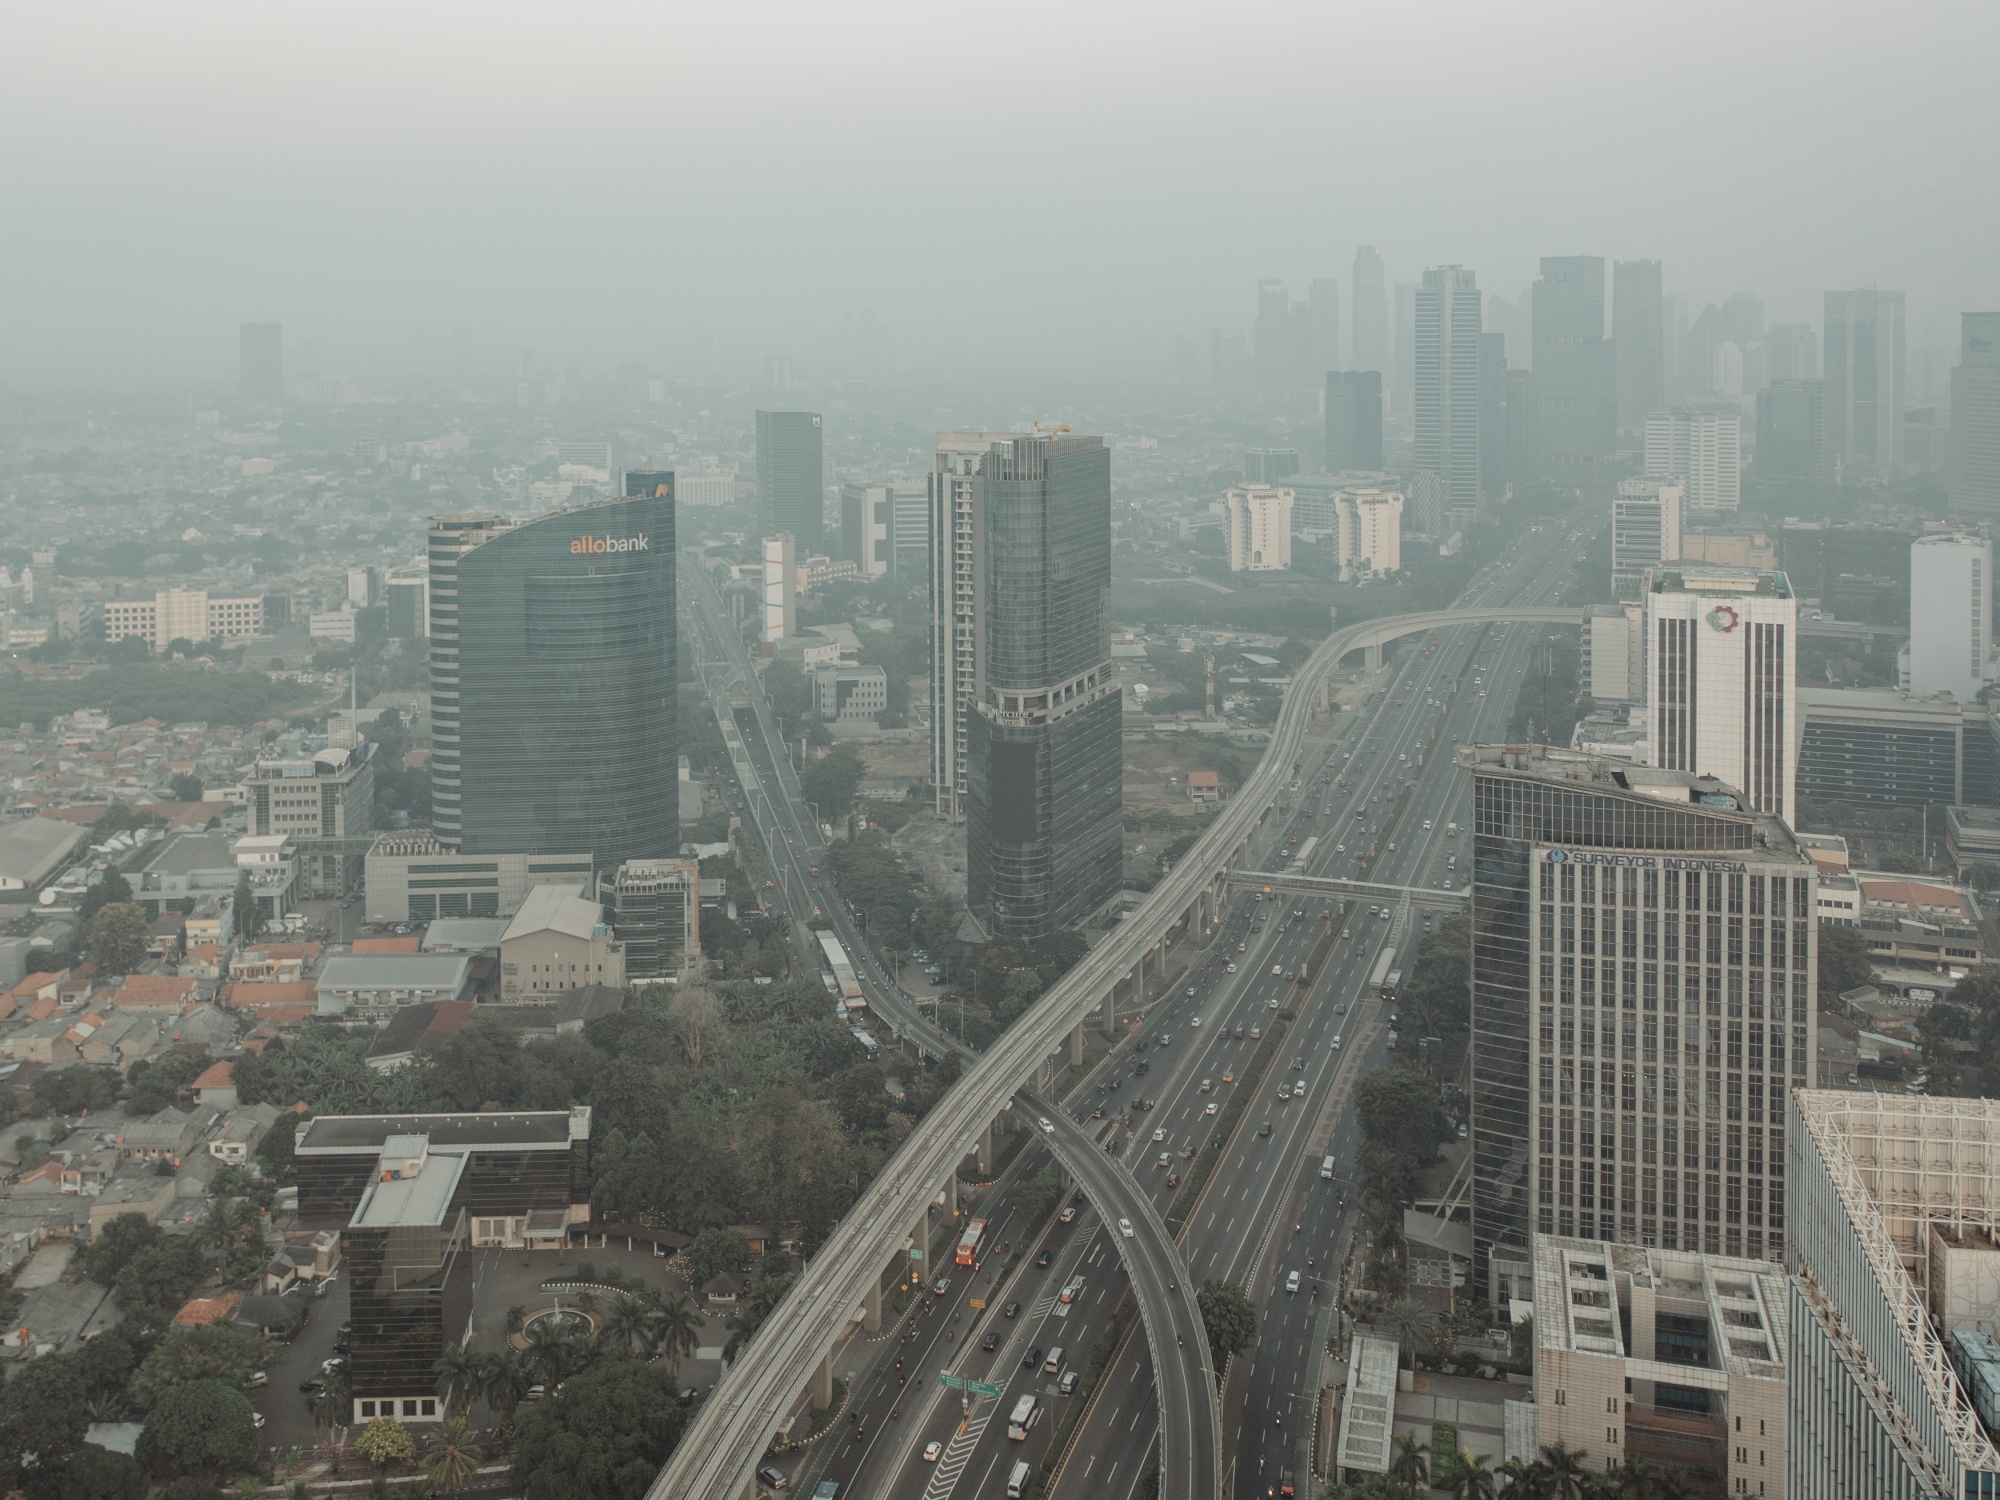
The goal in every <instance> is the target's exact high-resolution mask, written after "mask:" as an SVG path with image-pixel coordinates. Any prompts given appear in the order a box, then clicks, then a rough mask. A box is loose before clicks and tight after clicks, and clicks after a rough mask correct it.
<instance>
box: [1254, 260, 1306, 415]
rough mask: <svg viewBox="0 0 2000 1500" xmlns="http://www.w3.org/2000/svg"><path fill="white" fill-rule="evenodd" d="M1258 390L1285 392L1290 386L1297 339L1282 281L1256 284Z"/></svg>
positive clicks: (1290, 307) (1289, 298)
mask: <svg viewBox="0 0 2000 1500" xmlns="http://www.w3.org/2000/svg"><path fill="white" fill-rule="evenodd" d="M1256 335H1257V389H1258V390H1260V391H1282V390H1284V389H1285V388H1286V387H1287V386H1289V385H1290V384H1291V381H1292V369H1293V366H1294V365H1295V364H1296V363H1297V359H1296V357H1295V354H1294V346H1295V344H1296V342H1297V341H1296V339H1295V338H1294V337H1293V333H1292V302H1291V297H1290V295H1289V294H1288V293H1287V292H1286V291H1285V284H1284V282H1282V281H1273V280H1268V279H1267V280H1264V281H1260V282H1258V283H1257V328H1256Z"/></svg>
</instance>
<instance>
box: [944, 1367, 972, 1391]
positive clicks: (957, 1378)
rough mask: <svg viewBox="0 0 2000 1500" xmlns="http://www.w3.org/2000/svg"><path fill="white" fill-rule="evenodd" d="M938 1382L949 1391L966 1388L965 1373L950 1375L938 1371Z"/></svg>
mask: <svg viewBox="0 0 2000 1500" xmlns="http://www.w3.org/2000/svg"><path fill="white" fill-rule="evenodd" d="M938 1384H939V1385H941V1386H943V1387H944V1388H945V1389H946V1390H948V1391H962V1390H964V1389H965V1377H964V1376H963V1375H948V1374H945V1373H944V1372H942V1371H940V1372H939V1373H938Z"/></svg>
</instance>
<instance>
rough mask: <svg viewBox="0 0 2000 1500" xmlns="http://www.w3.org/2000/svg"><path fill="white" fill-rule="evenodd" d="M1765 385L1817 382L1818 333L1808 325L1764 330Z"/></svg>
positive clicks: (1784, 326)
mask: <svg viewBox="0 0 2000 1500" xmlns="http://www.w3.org/2000/svg"><path fill="white" fill-rule="evenodd" d="M1764 378H1765V380H1767V381H1773V382H1775V381H1779V380H1817V379H1819V333H1818V331H1817V330H1816V329H1814V327H1813V326H1812V324H1810V323H1773V324H1771V325H1770V326H1768V327H1767V328H1765V330H1764Z"/></svg>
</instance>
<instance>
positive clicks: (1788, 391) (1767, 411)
mask: <svg viewBox="0 0 2000 1500" xmlns="http://www.w3.org/2000/svg"><path fill="white" fill-rule="evenodd" d="M1830 473H1831V469H1830V467H1829V464H1828V453H1827V446H1826V384H1825V382H1823V381H1819V380H1774V381H1772V382H1771V383H1770V384H1769V385H1767V386H1766V387H1764V389H1763V390H1761V391H1759V392H1758V393H1757V477H1758V478H1759V479H1817V480H1822V481H1823V480H1825V479H1826V478H1827V477H1828V476H1829V475H1830Z"/></svg>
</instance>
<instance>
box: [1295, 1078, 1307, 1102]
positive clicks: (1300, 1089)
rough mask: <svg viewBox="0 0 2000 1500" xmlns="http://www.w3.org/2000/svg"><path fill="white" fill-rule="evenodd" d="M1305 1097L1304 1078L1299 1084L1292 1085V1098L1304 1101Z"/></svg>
mask: <svg viewBox="0 0 2000 1500" xmlns="http://www.w3.org/2000/svg"><path fill="white" fill-rule="evenodd" d="M1305 1096H1306V1081H1305V1080H1304V1079H1303V1078H1301V1079H1300V1080H1299V1081H1298V1082H1296V1083H1294V1084H1293V1085H1292V1097H1293V1098H1294V1099H1303V1098H1305Z"/></svg>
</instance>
